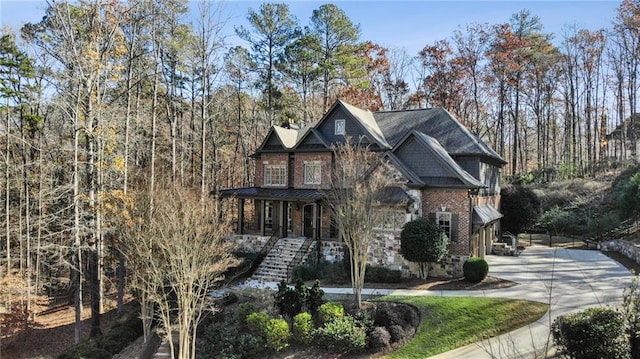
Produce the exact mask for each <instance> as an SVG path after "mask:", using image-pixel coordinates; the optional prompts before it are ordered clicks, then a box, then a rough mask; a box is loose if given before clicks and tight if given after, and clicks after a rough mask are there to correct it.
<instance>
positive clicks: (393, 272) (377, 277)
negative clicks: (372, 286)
mask: <svg viewBox="0 0 640 359" xmlns="http://www.w3.org/2000/svg"><path fill="white" fill-rule="evenodd" d="M401 280H402V271H400V270H398V269H388V268H385V267H373V266H370V265H367V270H366V272H365V275H364V281H365V282H374V283H400V281H401Z"/></svg>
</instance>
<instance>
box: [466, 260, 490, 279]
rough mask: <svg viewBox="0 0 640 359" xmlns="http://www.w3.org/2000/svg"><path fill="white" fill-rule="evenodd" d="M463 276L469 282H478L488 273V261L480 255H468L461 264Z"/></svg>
mask: <svg viewBox="0 0 640 359" xmlns="http://www.w3.org/2000/svg"><path fill="white" fill-rule="evenodd" d="M462 271H463V273H464V278H465V279H466V280H468V281H469V282H471V283H480V282H482V281H483V280H484V279H485V278H486V277H487V274H489V263H487V261H486V260H484V259H483V258H480V257H470V258H469V259H467V260H466V261H465V262H464V264H463V265H462Z"/></svg>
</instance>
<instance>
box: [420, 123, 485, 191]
mask: <svg viewBox="0 0 640 359" xmlns="http://www.w3.org/2000/svg"><path fill="white" fill-rule="evenodd" d="M409 136H415V137H416V139H418V140H419V141H420V143H422V144H423V146H425V148H426V149H428V150H429V151H430V152H432V153H433V154H434V155H435V156H436V158H437V159H438V160H439V162H440V164H442V166H443V167H442V168H443V173H442V175H441V176H438V177H420V179H421V180H422V182H424V183H425V184H426V185H427V186H432V187H463V188H483V187H485V185H484V184H483V183H482V182H480V181H478V180H477V179H475V178H474V177H473V176H472V175H470V174H469V172H467V171H465V170H464V169H463V168H462V167H460V165H459V164H458V163H457V162H456V161H455V160H454V159H453V158H451V156H449V153H447V151H446V150H445V149H444V148H443V147H442V146H441V145H440V143H439V142H438V141H437V140H436V139H435V138H433V137H431V136H427V135H425V134H424V133H422V132H418V131H413V132H411V134H410V135H408V136H407V137H409Z"/></svg>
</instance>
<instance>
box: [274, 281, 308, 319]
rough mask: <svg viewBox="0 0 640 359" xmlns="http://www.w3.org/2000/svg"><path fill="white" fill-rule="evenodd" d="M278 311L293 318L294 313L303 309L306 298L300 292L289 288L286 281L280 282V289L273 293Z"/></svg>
mask: <svg viewBox="0 0 640 359" xmlns="http://www.w3.org/2000/svg"><path fill="white" fill-rule="evenodd" d="M273 298H274V301H275V305H276V308H277V309H278V313H279V314H280V315H282V316H285V317H287V318H293V316H294V315H296V314H298V313H300V312H301V311H302V305H303V303H304V299H303V298H301V295H300V293H299V292H298V291H297V290H295V289H293V288H289V286H288V285H287V282H286V281H284V280H283V281H281V282H280V283H278V291H277V292H275V293H274V295H273Z"/></svg>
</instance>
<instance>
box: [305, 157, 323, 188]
mask: <svg viewBox="0 0 640 359" xmlns="http://www.w3.org/2000/svg"><path fill="white" fill-rule="evenodd" d="M303 172H304V184H320V183H322V162H320V161H311V162H305V163H304V171H303Z"/></svg>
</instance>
